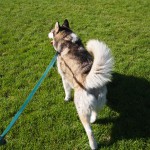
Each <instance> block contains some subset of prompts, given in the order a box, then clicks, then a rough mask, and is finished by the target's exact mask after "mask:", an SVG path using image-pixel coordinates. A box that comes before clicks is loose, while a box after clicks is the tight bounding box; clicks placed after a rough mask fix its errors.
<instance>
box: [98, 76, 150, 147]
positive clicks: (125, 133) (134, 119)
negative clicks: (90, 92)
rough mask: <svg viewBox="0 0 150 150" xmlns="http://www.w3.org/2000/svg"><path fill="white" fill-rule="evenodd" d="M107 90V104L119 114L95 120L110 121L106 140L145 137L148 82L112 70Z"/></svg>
mask: <svg viewBox="0 0 150 150" xmlns="http://www.w3.org/2000/svg"><path fill="white" fill-rule="evenodd" d="M108 91H109V92H108V103H107V105H108V107H110V109H112V110H114V111H116V112H118V113H119V117H117V118H116V119H113V118H111V117H110V118H106V119H99V120H98V121H97V123H98V124H105V123H106V124H107V123H110V122H112V123H113V127H112V129H111V135H110V136H111V141H110V142H109V144H113V143H114V142H116V141H118V140H122V139H127V140H128V139H139V138H149V137H150V83H149V82H148V81H147V80H146V79H143V78H137V77H133V76H126V75H122V74H118V73H114V74H113V81H112V83H111V84H109V85H108ZM103 144H104V145H106V144H105V143H102V145H103Z"/></svg>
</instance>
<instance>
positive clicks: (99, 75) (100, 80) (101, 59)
mask: <svg viewBox="0 0 150 150" xmlns="http://www.w3.org/2000/svg"><path fill="white" fill-rule="evenodd" d="M87 51H88V52H89V53H90V54H92V55H93V57H94V61H93V65H92V68H91V71H90V72H89V74H88V75H87V77H86V82H85V85H86V88H88V89H89V88H97V87H100V86H104V85H105V84H106V83H107V82H109V81H111V72H112V67H113V58H112V56H111V52H110V49H109V48H108V47H107V46H106V44H105V43H103V42H100V41H98V40H90V41H88V43H87Z"/></svg>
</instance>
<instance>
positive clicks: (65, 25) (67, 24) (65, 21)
mask: <svg viewBox="0 0 150 150" xmlns="http://www.w3.org/2000/svg"><path fill="white" fill-rule="evenodd" d="M62 26H64V27H67V28H69V22H68V20H67V19H65V20H64V23H63V25H62Z"/></svg>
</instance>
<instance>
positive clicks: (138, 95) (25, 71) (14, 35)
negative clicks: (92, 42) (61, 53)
mask: <svg viewBox="0 0 150 150" xmlns="http://www.w3.org/2000/svg"><path fill="white" fill-rule="evenodd" d="M149 10H150V1H149V0H143V1H142V0H132V1H130V0H76V1H74V0H43V1H41V0H32V1H31V0H1V1H0V56H1V57H0V88H1V89H0V134H1V133H2V132H3V131H4V129H5V128H6V126H7V125H8V124H9V122H10V121H11V119H12V117H13V116H14V114H15V113H16V112H17V111H18V109H19V108H20V106H21V105H22V104H23V102H24V100H25V99H26V97H27V96H28V94H29V93H30V91H31V90H32V88H33V87H34V85H35V84H36V83H37V81H38V79H39V78H40V77H41V75H42V74H43V72H44V70H45V69H46V67H47V65H48V63H49V62H50V60H51V59H52V57H53V56H54V54H55V51H54V49H53V48H52V46H51V45H50V41H49V39H48V32H49V30H50V29H51V27H52V26H53V25H54V23H55V22H56V21H60V23H62V22H63V20H64V19H65V18H67V19H68V20H69V21H70V26H71V28H72V29H73V30H74V31H75V33H77V34H78V35H79V36H80V37H81V39H82V40H83V42H84V43H86V41H87V40H89V39H91V38H96V39H100V40H102V41H105V42H106V43H107V44H108V45H109V47H110V48H111V49H112V52H113V55H114V58H115V67H114V75H113V81H112V83H110V84H109V85H108V90H109V93H108V99H109V101H108V104H107V106H106V107H105V108H104V109H103V110H102V111H101V113H100V114H99V119H98V120H97V122H96V123H95V124H93V125H92V128H93V131H94V133H95V136H96V139H97V141H98V143H99V145H100V149H101V150H116V149H118V150H149V149H150V11H149ZM63 99H64V91H63V86H62V83H61V78H60V76H59V75H58V73H57V69H56V67H55V68H53V69H52V70H51V71H50V73H49V75H48V76H47V78H46V79H45V80H44V82H43V83H42V85H41V87H40V89H39V90H38V91H37V93H36V95H35V96H34V98H33V100H32V101H31V102H30V103H29V105H28V106H27V108H26V109H25V111H24V112H23V114H22V115H21V117H20V118H19V120H18V121H17V122H16V124H15V126H14V127H13V128H12V129H11V131H10V132H9V133H8V134H7V136H6V140H7V144H6V145H4V146H1V147H0V150H40V149H42V150H43V149H44V150H89V149H90V148H89V144H88V139H87V136H86V134H85V131H84V129H83V126H82V125H81V123H80V121H79V119H78V115H77V113H76V109H75V106H74V104H73V102H72V101H71V102H70V103H65V102H64V100H63Z"/></svg>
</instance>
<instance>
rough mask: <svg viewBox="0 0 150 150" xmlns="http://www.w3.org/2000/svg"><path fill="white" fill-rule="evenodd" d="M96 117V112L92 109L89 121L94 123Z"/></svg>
mask: <svg viewBox="0 0 150 150" xmlns="http://www.w3.org/2000/svg"><path fill="white" fill-rule="evenodd" d="M96 118H97V112H96V111H95V110H92V112H91V116H90V123H94V122H95V121H96Z"/></svg>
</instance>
